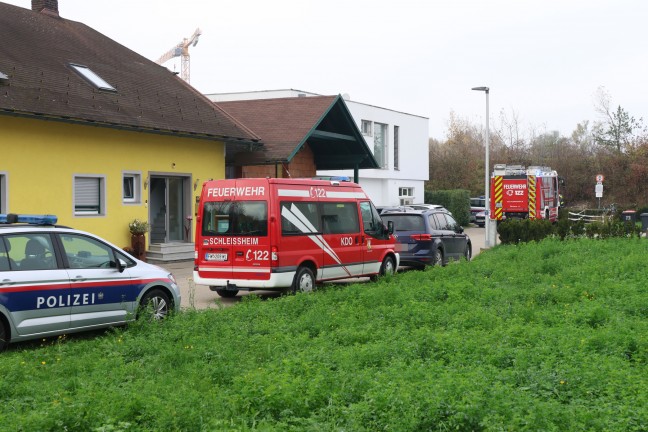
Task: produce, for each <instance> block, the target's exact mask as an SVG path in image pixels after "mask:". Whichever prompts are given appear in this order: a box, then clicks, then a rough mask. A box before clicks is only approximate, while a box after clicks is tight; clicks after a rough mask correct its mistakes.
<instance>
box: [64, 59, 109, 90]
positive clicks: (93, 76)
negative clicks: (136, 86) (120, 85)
mask: <svg viewBox="0 0 648 432" xmlns="http://www.w3.org/2000/svg"><path fill="white" fill-rule="evenodd" d="M70 67H72V69H74V70H75V71H76V73H78V74H79V75H81V76H82V77H83V78H84V79H85V80H86V81H88V82H89V83H90V84H92V85H93V86H95V87H96V88H98V89H99V90H104V91H109V92H113V93H117V89H115V87H113V86H112V85H110V84H109V83H108V82H107V81H106V80H104V79H103V78H101V77H100V76H99V75H98V74H97V73H96V72H94V71H93V70H92V69H90V68H89V67H88V66H84V65H80V64H74V63H70Z"/></svg>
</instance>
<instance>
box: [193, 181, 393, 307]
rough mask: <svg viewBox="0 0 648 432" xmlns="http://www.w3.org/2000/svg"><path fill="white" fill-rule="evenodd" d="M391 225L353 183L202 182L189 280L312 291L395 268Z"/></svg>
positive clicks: (226, 287) (235, 287) (222, 289)
mask: <svg viewBox="0 0 648 432" xmlns="http://www.w3.org/2000/svg"><path fill="white" fill-rule="evenodd" d="M392 233H393V224H388V226H387V227H385V225H384V224H383V221H382V219H381V218H380V215H379V214H378V211H377V210H376V208H375V207H374V205H373V204H372V202H371V201H370V200H369V197H368V196H367V194H366V193H365V192H364V191H363V190H362V188H361V187H360V186H359V185H358V184H356V183H352V182H342V181H335V180H334V181H326V180H306V179H273V178H257V179H252V178H246V179H232V180H215V181H208V182H205V183H204V185H203V189H202V194H201V196H200V202H199V205H198V218H197V229H196V254H195V267H194V281H195V282H196V283H198V284H201V285H209V286H210V288H211V289H212V290H213V291H216V292H217V293H218V294H219V295H220V296H221V297H232V296H235V295H236V294H237V293H238V291H239V290H255V289H284V288H292V289H293V290H294V291H310V290H312V289H313V288H314V285H315V283H317V282H321V281H326V280H335V279H343V278H350V277H361V276H371V277H373V276H377V275H381V274H388V273H394V272H395V271H396V269H397V268H398V265H399V255H398V253H397V252H396V251H395V242H396V240H395V238H394V236H393V235H392Z"/></svg>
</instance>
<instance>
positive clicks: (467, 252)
mask: <svg viewBox="0 0 648 432" xmlns="http://www.w3.org/2000/svg"><path fill="white" fill-rule="evenodd" d="M464 258H466V261H470V259H471V258H472V246H471V245H470V243H466V250H465V251H464Z"/></svg>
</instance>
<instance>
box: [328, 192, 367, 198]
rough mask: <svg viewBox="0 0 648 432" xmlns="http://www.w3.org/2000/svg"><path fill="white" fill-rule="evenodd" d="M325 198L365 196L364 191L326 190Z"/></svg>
mask: <svg viewBox="0 0 648 432" xmlns="http://www.w3.org/2000/svg"><path fill="white" fill-rule="evenodd" d="M326 198H360V199H363V198H367V195H366V194H365V193H364V192H340V191H326Z"/></svg>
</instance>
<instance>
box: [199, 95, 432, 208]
mask: <svg viewBox="0 0 648 432" xmlns="http://www.w3.org/2000/svg"><path fill="white" fill-rule="evenodd" d="M206 96H207V97H208V98H209V99H211V100H212V101H214V102H225V101H235V100H257V99H274V98H289V97H309V96H321V95H319V94H316V93H311V92H306V91H301V90H294V89H284V90H265V91H251V92H239V93H215V94H207V95H206ZM343 97H344V101H345V103H346V105H347V107H348V109H349V112H350V113H351V115H352V116H353V119H354V120H355V122H356V125H357V127H358V129H359V130H360V131H361V132H362V135H363V137H364V139H365V141H366V142H367V145H368V146H369V148H370V149H371V150H372V151H373V155H374V158H375V159H376V160H377V161H378V163H379V164H380V165H381V166H382V168H379V169H362V170H360V172H359V183H360V184H361V185H362V187H363V188H364V190H365V191H366V192H367V193H368V194H369V196H370V197H371V199H372V201H373V202H374V203H375V204H376V205H377V206H392V205H393V206H395V205H403V204H414V203H422V202H424V185H425V182H426V181H427V180H428V179H429V163H428V159H429V152H428V118H426V117H422V116H418V115H413V114H407V113H403V112H399V111H395V110H391V109H388V108H381V107H377V106H373V105H369V104H365V103H361V102H355V101H352V100H350V99H349V97H348V96H347V95H344V96H343ZM317 174H318V175H320V176H348V177H350V178H353V171H352V170H347V171H317Z"/></svg>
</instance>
